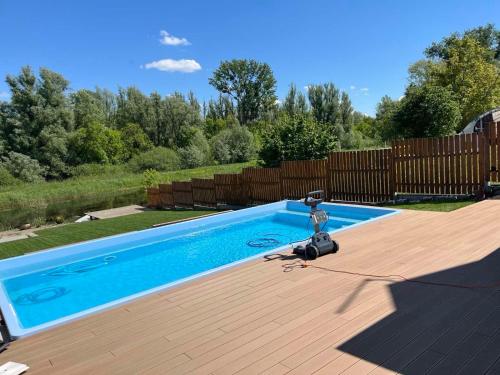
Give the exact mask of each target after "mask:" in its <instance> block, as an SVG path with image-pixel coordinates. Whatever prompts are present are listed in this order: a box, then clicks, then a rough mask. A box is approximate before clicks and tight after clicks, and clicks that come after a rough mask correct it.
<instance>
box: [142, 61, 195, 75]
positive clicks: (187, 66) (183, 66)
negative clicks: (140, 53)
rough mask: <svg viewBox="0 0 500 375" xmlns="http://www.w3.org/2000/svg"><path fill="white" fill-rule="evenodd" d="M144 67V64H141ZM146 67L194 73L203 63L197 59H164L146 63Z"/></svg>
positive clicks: (164, 70) (163, 70)
mask: <svg viewBox="0 0 500 375" xmlns="http://www.w3.org/2000/svg"><path fill="white" fill-rule="evenodd" d="M141 67H142V66H141ZM144 68H146V69H158V70H161V71H162V72H182V73H193V72H196V71H197V70H200V69H201V65H200V64H199V63H198V62H197V61H196V60H186V59H181V60H172V59H163V60H158V61H152V62H150V63H147V64H145V65H144Z"/></svg>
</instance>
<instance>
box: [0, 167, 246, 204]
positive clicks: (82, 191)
mask: <svg viewBox="0 0 500 375" xmlns="http://www.w3.org/2000/svg"><path fill="white" fill-rule="evenodd" d="M250 165H253V163H241V164H229V165H219V166H210V167H202V168H195V169H184V170H180V171H174V172H164V173H161V180H162V181H163V182H169V181H173V180H177V181H183V180H189V179H190V178H193V177H212V176H213V175H214V174H215V173H235V172H240V171H241V169H242V168H243V167H247V166H250ZM142 183H143V177H142V174H134V173H127V172H122V173H119V174H109V175H100V176H85V177H77V178H70V179H67V180H64V181H53V182H43V183H38V184H23V185H16V186H12V187H5V188H1V189H0V211H1V210H8V209H13V208H26V207H44V206H46V205H48V204H50V203H56V202H64V201H69V200H75V199H85V198H90V197H93V196H98V197H102V196H112V195H115V194H123V193H126V192H132V191H134V190H136V191H137V190H138V189H142Z"/></svg>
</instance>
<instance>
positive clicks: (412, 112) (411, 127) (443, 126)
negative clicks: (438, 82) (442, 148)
mask: <svg viewBox="0 0 500 375" xmlns="http://www.w3.org/2000/svg"><path fill="white" fill-rule="evenodd" d="M394 123H395V127H396V130H397V133H398V134H399V135H400V136H402V137H405V138H414V137H438V136H444V135H450V134H453V133H454V132H455V129H456V127H457V124H459V123H460V108H459V104H458V103H457V102H456V100H455V97H454V95H453V94H452V92H450V90H449V89H447V88H444V87H439V86H421V87H418V86H410V87H408V89H407V90H406V94H405V97H404V98H403V99H402V100H401V105H400V106H399V108H398V109H397V111H396V112H395V113H394Z"/></svg>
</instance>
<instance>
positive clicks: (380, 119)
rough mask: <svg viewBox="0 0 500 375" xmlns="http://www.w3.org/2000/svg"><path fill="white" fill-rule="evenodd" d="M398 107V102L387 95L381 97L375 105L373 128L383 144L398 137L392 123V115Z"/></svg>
mask: <svg viewBox="0 0 500 375" xmlns="http://www.w3.org/2000/svg"><path fill="white" fill-rule="evenodd" d="M399 106H400V102H399V101H398V100H393V99H391V98H390V97H389V96H387V95H385V96H383V97H382V99H380V102H379V103H378V104H377V113H376V115H375V123H374V126H375V129H376V134H377V135H378V136H379V137H380V138H381V139H382V141H384V142H386V141H390V140H392V139H396V138H398V137H400V136H399V135H398V133H397V129H396V125H395V123H394V114H395V113H396V112H397V110H398V108H399Z"/></svg>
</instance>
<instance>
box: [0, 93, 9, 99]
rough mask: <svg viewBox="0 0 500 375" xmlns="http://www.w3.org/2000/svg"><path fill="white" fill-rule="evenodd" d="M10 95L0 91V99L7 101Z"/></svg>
mask: <svg viewBox="0 0 500 375" xmlns="http://www.w3.org/2000/svg"><path fill="white" fill-rule="evenodd" d="M8 98H10V94H9V93H8V92H7V91H0V99H8Z"/></svg>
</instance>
